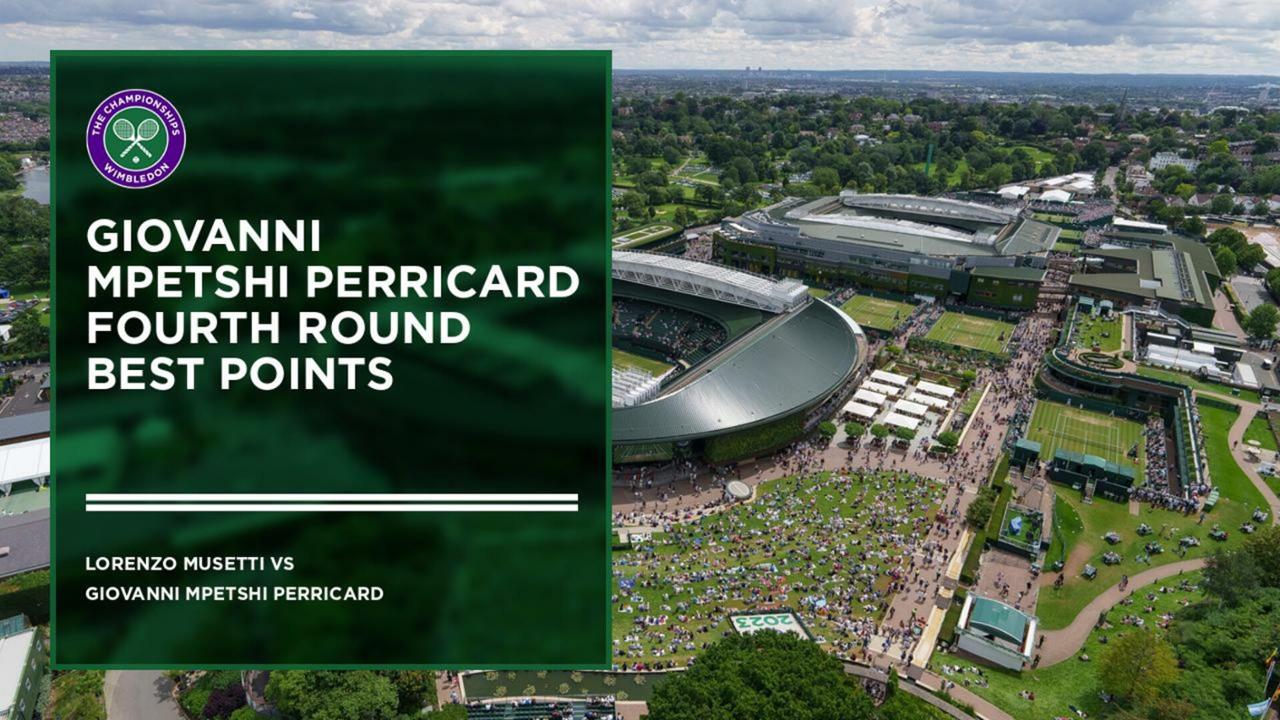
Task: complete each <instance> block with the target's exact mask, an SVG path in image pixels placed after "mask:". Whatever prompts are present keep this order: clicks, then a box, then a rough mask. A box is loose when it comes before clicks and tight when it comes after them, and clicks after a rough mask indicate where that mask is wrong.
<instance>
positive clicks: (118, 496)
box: [84, 493, 578, 503]
mask: <svg viewBox="0 0 1280 720" xmlns="http://www.w3.org/2000/svg"><path fill="white" fill-rule="evenodd" d="M84 500H85V502H87V503H94V502H135V503H139V502H148V503H149V502H186V503H204V502H256V503H266V502H294V503H299V502H382V503H402V502H403V503H436V502H470V503H481V502H503V503H532V502H559V503H564V502H570V503H576V502H578V494H577V493H86V494H85V496H84Z"/></svg>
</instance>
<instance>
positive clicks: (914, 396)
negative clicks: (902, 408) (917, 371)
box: [907, 392, 947, 410]
mask: <svg viewBox="0 0 1280 720" xmlns="http://www.w3.org/2000/svg"><path fill="white" fill-rule="evenodd" d="M907 399H908V400H910V401H911V402H913V403H920V404H921V405H928V406H929V407H931V408H933V409H935V410H943V409H945V408H946V407H947V401H946V400H943V399H942V398H939V397H934V396H932V395H925V394H924V393H918V392H913V393H911V394H910V395H908V396H907Z"/></svg>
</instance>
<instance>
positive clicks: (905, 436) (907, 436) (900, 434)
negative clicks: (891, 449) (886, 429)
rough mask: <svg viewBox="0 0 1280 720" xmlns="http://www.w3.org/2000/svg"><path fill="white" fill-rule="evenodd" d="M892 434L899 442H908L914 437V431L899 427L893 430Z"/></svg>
mask: <svg viewBox="0 0 1280 720" xmlns="http://www.w3.org/2000/svg"><path fill="white" fill-rule="evenodd" d="M893 434H894V436H895V437H897V438H898V439H899V440H908V441H909V440H911V439H912V438H914V437H915V436H916V431H915V430H912V429H911V428H905V427H900V428H895V429H894V431H893Z"/></svg>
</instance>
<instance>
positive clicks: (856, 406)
mask: <svg viewBox="0 0 1280 720" xmlns="http://www.w3.org/2000/svg"><path fill="white" fill-rule="evenodd" d="M844 411H845V412H847V413H849V414H851V415H856V416H858V417H860V418H863V419H866V420H870V419H871V418H873V417H875V416H876V413H877V412H879V410H878V409H877V408H875V407H872V406H871V405H864V404H862V403H860V402H858V401H856V400H850V401H849V402H848V403H847V404H845V406H844Z"/></svg>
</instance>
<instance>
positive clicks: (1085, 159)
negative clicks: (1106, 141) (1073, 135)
mask: <svg viewBox="0 0 1280 720" xmlns="http://www.w3.org/2000/svg"><path fill="white" fill-rule="evenodd" d="M1107 158H1108V153H1107V146H1106V145H1103V144H1102V143H1100V142H1098V141H1097V140H1094V141H1093V142H1091V143H1089V144H1088V145H1085V146H1084V149H1083V150H1081V151H1080V162H1081V163H1083V164H1084V166H1085V167H1087V168H1098V167H1102V166H1103V165H1105V164H1106V162H1107Z"/></svg>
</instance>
